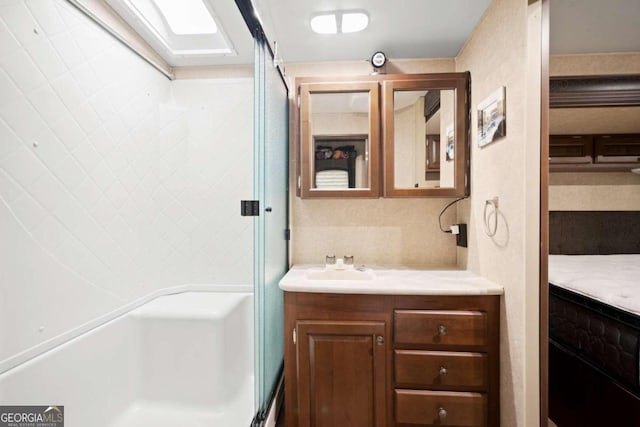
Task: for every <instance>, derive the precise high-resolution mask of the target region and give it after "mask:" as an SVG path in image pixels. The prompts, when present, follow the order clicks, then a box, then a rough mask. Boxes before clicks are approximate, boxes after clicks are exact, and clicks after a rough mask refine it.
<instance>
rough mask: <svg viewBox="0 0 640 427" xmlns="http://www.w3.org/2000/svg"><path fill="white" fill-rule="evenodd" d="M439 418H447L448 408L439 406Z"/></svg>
mask: <svg viewBox="0 0 640 427" xmlns="http://www.w3.org/2000/svg"><path fill="white" fill-rule="evenodd" d="M438 418H440V419H443V418H447V410H446V409H444V408H442V407H440V408H438Z"/></svg>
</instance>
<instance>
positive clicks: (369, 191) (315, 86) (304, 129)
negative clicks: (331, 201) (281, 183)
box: [298, 81, 380, 198]
mask: <svg viewBox="0 0 640 427" xmlns="http://www.w3.org/2000/svg"><path fill="white" fill-rule="evenodd" d="M298 87H299V91H300V92H299V96H300V144H299V152H300V169H299V174H298V177H299V179H300V181H301V182H300V183H299V190H300V195H301V196H302V197H303V198H336V197H349V198H350V197H369V198H375V197H379V195H380V177H379V166H378V165H379V162H380V159H379V157H380V154H379V151H380V150H379V147H380V127H379V123H380V108H379V98H380V95H379V90H378V83H377V82H375V81H373V82H372V81H348V82H336V81H334V82H315V83H301V84H300V85H299V86H298ZM349 92H368V93H369V135H368V137H369V153H368V156H369V159H368V164H369V171H368V175H369V176H368V178H369V187H368V188H360V189H358V188H352V189H348V190H346V189H345V190H340V189H337V190H316V189H314V188H313V178H314V177H313V172H314V171H313V168H312V165H313V162H314V158H315V151H314V150H313V134H312V131H311V109H310V105H311V95H312V94H314V93H349Z"/></svg>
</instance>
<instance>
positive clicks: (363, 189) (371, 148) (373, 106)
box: [298, 81, 380, 198]
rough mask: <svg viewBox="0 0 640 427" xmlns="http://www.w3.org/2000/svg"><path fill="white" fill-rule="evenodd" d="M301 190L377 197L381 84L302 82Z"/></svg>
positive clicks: (318, 194) (306, 194) (308, 194)
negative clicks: (379, 88)
mask: <svg viewBox="0 0 640 427" xmlns="http://www.w3.org/2000/svg"><path fill="white" fill-rule="evenodd" d="M298 90H299V95H300V134H299V137H298V138H299V144H300V146H299V152H300V162H299V163H300V169H299V171H298V173H299V180H298V187H299V188H298V189H299V190H300V191H299V194H300V195H301V196H302V197H303V198H307V197H378V196H379V192H380V191H379V184H380V182H379V181H380V178H379V175H378V172H379V167H380V166H379V154H378V153H379V146H380V119H379V117H380V111H379V105H378V102H379V95H378V92H379V91H378V83H377V82H375V81H369V82H367V81H361V82H353V81H351V82H315V83H301V84H300V85H299V88H298Z"/></svg>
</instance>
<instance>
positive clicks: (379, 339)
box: [376, 335, 384, 345]
mask: <svg viewBox="0 0 640 427" xmlns="http://www.w3.org/2000/svg"><path fill="white" fill-rule="evenodd" d="M376 342H377V343H378V345H382V344H384V337H383V336H382V335H378V336H377V337H376Z"/></svg>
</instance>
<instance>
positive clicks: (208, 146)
mask: <svg viewBox="0 0 640 427" xmlns="http://www.w3.org/2000/svg"><path fill="white" fill-rule="evenodd" d="M252 105H253V82H252V81H251V80H250V79H218V80H189V81H174V82H170V81H169V80H167V79H166V78H165V77H164V76H162V75H161V74H160V73H158V72H157V71H155V70H154V69H153V68H152V67H150V66H148V65H147V64H146V63H144V62H143V61H142V60H141V59H140V58H138V57H137V56H136V55H134V54H133V53H131V52H129V51H128V50H127V49H126V48H125V47H123V46H122V45H121V44H120V43H119V42H117V41H115V40H114V39H112V38H111V37H110V36H109V35H107V34H106V33H105V32H103V31H102V30H101V29H100V28H99V27H98V26H96V25H95V24H93V23H92V22H91V21H89V20H88V19H87V18H85V17H84V16H83V15H81V14H80V13H79V12H78V11H77V10H76V9H74V8H73V7H71V6H70V5H69V4H68V3H67V2H66V1H64V0H46V1H45V0H15V1H9V0H3V1H0V235H1V236H2V237H1V238H0V361H2V360H4V359H6V358H8V357H11V356H14V355H16V354H17V353H19V352H21V351H24V350H26V349H28V348H30V347H32V346H34V345H37V344H38V343H40V342H42V341H45V340H47V339H49V338H52V337H54V336H56V335H59V334H61V333H63V332H66V331H68V330H70V329H73V328H75V327H77V326H79V325H81V324H82V323H84V322H87V321H89V320H91V319H94V318H96V317H98V316H101V315H104V314H105V313H106V312H108V311H110V310H113V309H115V308H117V307H118V306H121V305H123V304H125V303H128V302H130V301H131V300H132V299H135V298H138V297H141V296H143V295H145V294H147V293H150V292H152V291H154V290H157V289H158V288H164V287H169V286H176V285H181V284H193V283H199V284H207V283H212V284H250V283H251V282H252V270H251V266H252V257H253V254H252V232H253V229H252V225H253V223H252V221H251V219H248V218H242V217H240V215H239V201H240V200H241V199H246V198H251V197H252V181H253V175H252V164H253V159H252V134H253V131H252V121H253V119H252V117H253V116H252V114H253V112H252V111H253V110H252Z"/></svg>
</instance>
